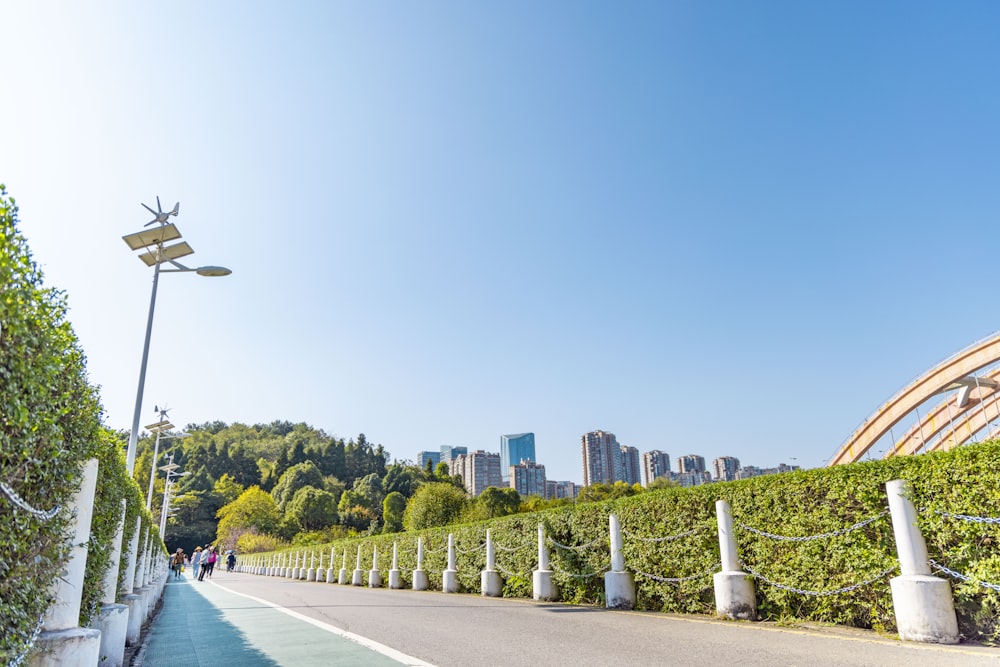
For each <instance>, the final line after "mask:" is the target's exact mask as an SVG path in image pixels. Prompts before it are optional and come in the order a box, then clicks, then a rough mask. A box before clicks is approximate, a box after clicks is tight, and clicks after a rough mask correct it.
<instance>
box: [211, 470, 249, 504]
mask: <svg viewBox="0 0 1000 667" xmlns="http://www.w3.org/2000/svg"><path fill="white" fill-rule="evenodd" d="M213 491H214V492H215V494H216V495H217V496H219V499H220V500H221V501H222V504H223V505H228V504H229V503H231V502H233V501H234V500H236V499H237V498H239V497H240V495H241V494H242V493H243V491H245V489H244V488H243V485H242V484H240V483H239V482H237V481H236V479H235V478H234V477H233V476H232V475H230V474H229V473H224V474H223V475H222V477H220V478H219V479H218V480H217V481H216V482H215V488H214V489H213Z"/></svg>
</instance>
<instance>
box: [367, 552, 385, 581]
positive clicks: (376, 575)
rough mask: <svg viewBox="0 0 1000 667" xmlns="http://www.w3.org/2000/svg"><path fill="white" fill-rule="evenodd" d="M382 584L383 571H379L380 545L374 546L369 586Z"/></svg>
mask: <svg viewBox="0 0 1000 667" xmlns="http://www.w3.org/2000/svg"><path fill="white" fill-rule="evenodd" d="M381 586H382V573H381V572H379V571H378V547H372V569H371V570H370V571H369V572H368V588H380V587H381Z"/></svg>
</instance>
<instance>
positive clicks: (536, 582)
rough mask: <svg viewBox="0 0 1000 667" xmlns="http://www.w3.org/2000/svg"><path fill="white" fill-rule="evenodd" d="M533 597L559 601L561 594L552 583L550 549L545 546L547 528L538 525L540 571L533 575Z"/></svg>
mask: <svg viewBox="0 0 1000 667" xmlns="http://www.w3.org/2000/svg"><path fill="white" fill-rule="evenodd" d="M531 596H532V597H533V598H534V599H535V600H558V599H559V592H558V591H557V590H556V585H555V583H554V582H553V581H552V569H551V567H550V566H549V549H548V547H547V546H546V545H545V526H543V525H542V524H538V569H537V570H535V571H534V572H533V573H532V575H531Z"/></svg>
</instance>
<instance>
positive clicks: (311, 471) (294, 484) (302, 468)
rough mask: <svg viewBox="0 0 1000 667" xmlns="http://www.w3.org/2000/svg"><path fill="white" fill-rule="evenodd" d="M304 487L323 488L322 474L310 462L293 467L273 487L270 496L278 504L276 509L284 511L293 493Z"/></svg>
mask: <svg viewBox="0 0 1000 667" xmlns="http://www.w3.org/2000/svg"><path fill="white" fill-rule="evenodd" d="M305 486H314V487H316V488H317V489H321V488H323V473H321V472H320V471H319V468H317V467H316V465H315V464H314V463H313V462H312V461H306V462H305V463H299V464H297V465H293V466H292V467H290V468H289V469H288V470H287V471H285V473H284V474H283V475H282V476H281V479H279V480H278V483H277V484H275V485H274V489H273V490H272V491H271V495H272V496H274V502H276V503H277V504H278V509H280V510H282V511H284V510H285V506H286V505H287V504H288V503H289V502H290V501H291V500H292V498H293V497H294V496H295V493H296V492H297V491H298V490H299V489H301V488H303V487H305Z"/></svg>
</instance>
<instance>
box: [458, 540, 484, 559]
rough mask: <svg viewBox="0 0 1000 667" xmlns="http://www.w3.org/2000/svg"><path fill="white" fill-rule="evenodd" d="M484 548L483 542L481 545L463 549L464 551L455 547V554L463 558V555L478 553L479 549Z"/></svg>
mask: <svg viewBox="0 0 1000 667" xmlns="http://www.w3.org/2000/svg"><path fill="white" fill-rule="evenodd" d="M485 547H486V543H485V542H483V543H482V544H479V545H476V546H474V547H472V548H471V549H465V550H464V551H463V550H462V549H459V548H458V547H455V553H456V554H458V555H459V556H464V555H465V554H471V553H472V552H473V551H479V550H480V549H483V548H485Z"/></svg>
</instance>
